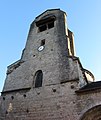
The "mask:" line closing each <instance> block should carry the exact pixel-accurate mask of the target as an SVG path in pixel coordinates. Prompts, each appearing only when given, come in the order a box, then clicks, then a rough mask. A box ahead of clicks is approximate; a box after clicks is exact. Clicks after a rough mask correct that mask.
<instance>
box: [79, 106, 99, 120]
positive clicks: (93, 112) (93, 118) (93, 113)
mask: <svg viewBox="0 0 101 120" xmlns="http://www.w3.org/2000/svg"><path fill="white" fill-rule="evenodd" d="M81 120H101V105H97V106H95V107H93V108H91V109H89V110H88V111H87V112H86V113H84V115H83V116H82V118H81Z"/></svg>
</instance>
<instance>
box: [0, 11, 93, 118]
mask: <svg viewBox="0 0 101 120" xmlns="http://www.w3.org/2000/svg"><path fill="white" fill-rule="evenodd" d="M93 81H94V76H93V74H92V73H91V72H89V71H88V70H85V69H84V68H83V67H82V64H81V63H80V60H79V58H78V57H76V56H75V46H74V36H73V33H72V32H71V31H70V30H69V28H68V26H67V22H66V13H65V12H63V11H62V10H60V9H50V10H47V11H45V12H43V13H42V14H41V15H39V16H37V17H36V18H35V20H34V21H33V22H32V24H31V26H30V30H29V34H28V38H27V42H26V46H25V48H24V50H23V52H22V56H21V59H20V60H18V61H17V62H15V63H13V64H11V65H10V66H8V70H7V76H6V80H5V84H4V88H3V91H2V104H1V108H0V113H1V116H2V117H1V119H2V120H39V119H40V120H43V119H45V120H51V119H54V120H69V119H70V120H79V119H76V118H78V117H80V115H79V113H80V108H79V109H78V108H77V104H75V101H76V100H77V99H78V98H77V96H76V93H75V91H77V90H79V89H81V88H82V87H84V86H85V85H87V84H89V83H91V82H93ZM78 105H79V104H78ZM73 108H76V109H73ZM72 111H73V113H72V114H71V112H72Z"/></svg>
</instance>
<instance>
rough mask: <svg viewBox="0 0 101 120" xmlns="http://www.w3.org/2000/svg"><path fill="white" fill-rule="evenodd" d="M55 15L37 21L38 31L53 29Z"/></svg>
mask: <svg viewBox="0 0 101 120" xmlns="http://www.w3.org/2000/svg"><path fill="white" fill-rule="evenodd" d="M54 21H55V18H54V17H49V18H46V19H42V20H40V21H37V22H36V26H37V27H38V32H43V31H45V30H48V29H51V28H53V27H54Z"/></svg>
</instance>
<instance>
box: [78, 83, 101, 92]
mask: <svg viewBox="0 0 101 120" xmlns="http://www.w3.org/2000/svg"><path fill="white" fill-rule="evenodd" d="M97 89H101V81H96V82H92V83H89V84H87V85H85V86H84V87H82V88H80V89H79V90H77V91H76V92H77V93H81V92H86V91H87V92H89V91H92V90H97Z"/></svg>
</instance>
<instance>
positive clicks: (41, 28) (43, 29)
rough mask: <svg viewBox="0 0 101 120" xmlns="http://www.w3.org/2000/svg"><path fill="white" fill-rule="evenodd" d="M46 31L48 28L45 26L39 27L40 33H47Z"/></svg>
mask: <svg viewBox="0 0 101 120" xmlns="http://www.w3.org/2000/svg"><path fill="white" fill-rule="evenodd" d="M46 29H47V26H46V25H45V24H44V25H40V26H39V32H42V31H45V30H46Z"/></svg>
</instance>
